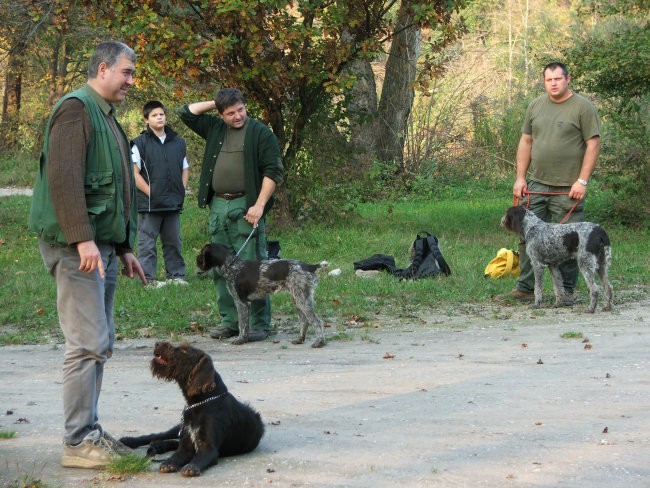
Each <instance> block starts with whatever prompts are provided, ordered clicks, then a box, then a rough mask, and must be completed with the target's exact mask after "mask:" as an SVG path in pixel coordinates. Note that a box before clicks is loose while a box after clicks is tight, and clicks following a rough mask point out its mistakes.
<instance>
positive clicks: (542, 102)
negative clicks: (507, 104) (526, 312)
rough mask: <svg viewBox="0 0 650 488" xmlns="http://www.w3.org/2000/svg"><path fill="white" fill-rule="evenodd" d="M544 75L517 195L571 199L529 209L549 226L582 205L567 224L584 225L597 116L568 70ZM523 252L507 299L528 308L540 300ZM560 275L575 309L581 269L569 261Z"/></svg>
mask: <svg viewBox="0 0 650 488" xmlns="http://www.w3.org/2000/svg"><path fill="white" fill-rule="evenodd" d="M542 75H543V77H544V88H545V89H546V94H545V95H542V96H540V97H538V98H536V99H535V100H533V101H532V102H531V103H530V105H529V106H528V109H527V110H526V118H525V121H524V125H523V127H522V135H521V139H520V140H519V147H518V149H517V176H516V180H515V184H514V186H513V190H512V191H513V195H514V196H515V198H518V199H519V200H523V199H524V196H525V192H543V193H568V196H567V195H537V194H531V195H530V207H529V208H530V210H531V211H532V212H534V213H535V214H536V215H537V216H538V217H539V218H541V219H542V220H544V221H545V222H560V221H561V220H562V219H563V218H564V217H565V216H566V215H567V213H568V212H569V211H570V210H571V208H572V207H573V206H574V205H575V203H576V200H578V201H579V203H578V205H577V207H576V208H575V210H574V211H573V212H572V213H571V215H570V216H569V218H568V219H567V222H581V221H583V220H584V198H585V195H586V192H587V184H588V182H589V178H590V177H591V174H592V172H593V171H594V166H595V164H596V158H597V157H598V152H599V150H600V122H599V120H598V113H597V112H596V108H595V107H594V105H593V104H592V103H591V102H590V101H589V100H587V99H586V98H585V97H583V96H582V95H579V94H577V93H574V92H573V90H571V89H570V88H569V82H570V81H571V77H570V76H569V71H568V69H567V67H566V66H565V65H564V64H562V63H558V62H554V63H550V64H548V65H546V66H545V67H544V69H543V70H542ZM526 200H527V199H526ZM519 251H520V255H519V266H520V268H521V275H520V276H519V279H518V281H517V285H516V288H515V289H514V290H512V292H510V293H509V294H508V295H507V296H510V297H512V298H515V299H517V300H520V301H526V302H528V301H532V300H533V299H534V296H535V295H534V293H533V290H534V284H535V278H534V275H533V270H532V268H531V266H530V261H529V259H528V256H527V255H526V248H525V242H521V243H520V246H519ZM560 272H561V274H562V281H563V286H564V290H565V292H566V294H567V297H568V298H567V299H566V300H565V305H568V306H570V305H573V299H572V298H571V297H572V294H573V290H574V288H575V286H576V282H577V280H578V266H577V263H576V262H575V260H571V261H567V262H566V263H564V264H563V265H562V266H560Z"/></svg>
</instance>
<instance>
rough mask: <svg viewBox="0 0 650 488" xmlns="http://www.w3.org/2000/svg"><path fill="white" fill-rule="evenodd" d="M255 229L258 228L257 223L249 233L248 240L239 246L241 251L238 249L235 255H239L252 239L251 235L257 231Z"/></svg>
mask: <svg viewBox="0 0 650 488" xmlns="http://www.w3.org/2000/svg"><path fill="white" fill-rule="evenodd" d="M255 229H257V225H255V226H254V227H253V230H252V231H251V233H250V234H248V237H247V238H246V240H245V241H244V243H243V244H242V245H241V247H240V248H239V251H237V254H235V257H239V253H240V252H241V251H242V249H244V246H246V244H248V241H250V240H251V237H253V233H254V232H255Z"/></svg>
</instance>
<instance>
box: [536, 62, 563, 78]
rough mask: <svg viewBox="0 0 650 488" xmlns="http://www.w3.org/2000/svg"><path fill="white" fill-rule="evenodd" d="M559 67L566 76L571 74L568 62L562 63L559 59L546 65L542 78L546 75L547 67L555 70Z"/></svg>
mask: <svg viewBox="0 0 650 488" xmlns="http://www.w3.org/2000/svg"><path fill="white" fill-rule="evenodd" d="M558 68H560V69H561V70H562V73H564V76H565V77H568V76H569V68H567V66H566V64H564V63H560V62H559V61H553V62H552V63H548V64H547V65H546V66H544V69H543V70H542V78H543V77H544V76H545V75H546V70H547V69H550V70H551V71H555V70H556V69H558Z"/></svg>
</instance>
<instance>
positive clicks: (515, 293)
mask: <svg viewBox="0 0 650 488" xmlns="http://www.w3.org/2000/svg"><path fill="white" fill-rule="evenodd" d="M494 298H495V300H496V301H497V302H502V303H503V302H514V301H518V302H526V303H529V302H532V301H533V300H535V294H534V293H526V292H525V291H521V290H518V289H517V288H515V289H514V290H512V291H511V292H510V293H504V294H503V295H497V296H496V297H494Z"/></svg>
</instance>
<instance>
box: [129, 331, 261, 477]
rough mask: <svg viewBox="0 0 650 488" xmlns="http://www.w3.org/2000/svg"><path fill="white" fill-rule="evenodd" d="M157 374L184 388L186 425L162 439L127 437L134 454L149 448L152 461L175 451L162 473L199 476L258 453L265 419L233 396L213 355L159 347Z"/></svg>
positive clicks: (185, 348) (186, 346)
mask: <svg viewBox="0 0 650 488" xmlns="http://www.w3.org/2000/svg"><path fill="white" fill-rule="evenodd" d="M151 372H152V373H153V375H154V376H156V377H157V378H160V379H163V380H166V381H176V382H177V383H178V386H180V388H181V390H182V392H183V396H184V397H185V401H186V402H187V406H186V407H185V408H184V409H183V412H182V414H181V423H180V424H178V425H175V426H174V427H172V428H171V429H169V430H168V431H166V432H160V433H158V434H150V435H143V436H139V437H122V438H121V439H120V442H122V443H123V444H124V445H126V446H128V447H131V448H136V447H139V446H144V445H147V444H149V449H148V450H147V455H150V456H153V455H156V454H161V453H163V452H167V451H172V450H175V452H174V454H172V456H171V457H170V458H169V459H167V460H165V461H163V462H162V463H161V465H160V471H161V472H162V473H173V472H176V471H180V473H181V474H182V475H184V476H199V475H200V474H201V471H203V470H204V469H205V468H207V467H209V466H212V465H214V464H217V462H218V460H219V458H220V457H224V456H234V455H237V454H245V453H247V452H250V451H252V450H253V449H255V448H256V447H257V445H258V444H259V442H260V439H261V438H262V436H263V435H264V424H263V423H262V418H261V417H260V414H259V413H257V412H256V411H255V410H253V409H252V408H251V407H250V406H248V405H246V404H243V403H241V402H239V401H238V400H237V399H236V398H235V397H234V396H233V395H231V394H230V393H229V392H228V388H226V385H225V384H224V382H223V380H222V379H221V376H220V375H219V373H217V372H216V371H215V369H214V366H213V364H212V359H211V358H210V356H209V355H208V354H206V353H205V352H203V351H201V350H200V349H197V348H195V347H192V346H190V345H189V344H186V343H183V344H180V345H179V346H178V347H175V346H173V345H172V344H170V343H169V342H158V343H157V344H156V346H155V348H154V357H153V359H152V360H151Z"/></svg>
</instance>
